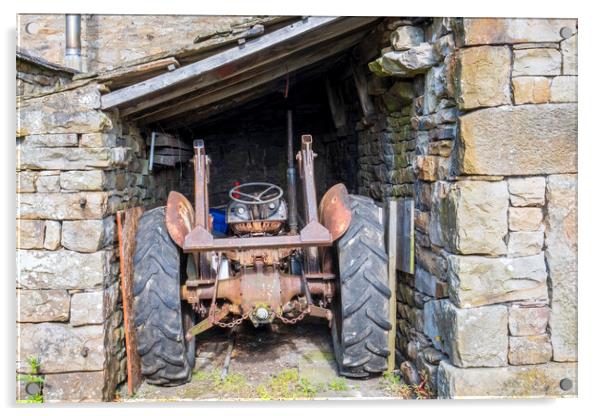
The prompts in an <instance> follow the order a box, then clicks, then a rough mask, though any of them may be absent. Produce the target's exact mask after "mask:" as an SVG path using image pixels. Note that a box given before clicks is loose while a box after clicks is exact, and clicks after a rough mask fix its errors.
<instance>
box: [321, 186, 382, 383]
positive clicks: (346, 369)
mask: <svg viewBox="0 0 602 416" xmlns="http://www.w3.org/2000/svg"><path fill="white" fill-rule="evenodd" d="M349 201H350V204H351V211H352V216H351V224H350V225H349V229H348V230H347V232H346V233H345V234H344V235H343V237H341V238H340V239H339V240H338V241H337V244H336V249H337V254H338V256H337V260H338V264H339V279H338V280H339V287H338V291H337V297H338V299H337V302H336V307H335V318H334V319H333V324H332V338H333V343H334V348H335V355H336V358H337V362H338V366H339V373H340V374H341V375H343V376H347V377H368V376H370V375H373V374H379V373H382V372H383V371H385V370H386V369H387V357H388V356H389V354H390V351H389V349H388V347H387V335H388V332H389V331H390V330H391V322H390V319H389V299H390V297H391V290H390V289H389V285H388V274H387V269H388V266H387V263H388V257H387V253H386V251H385V229H384V226H383V221H382V220H381V218H380V216H379V208H378V206H377V205H376V204H375V203H374V201H373V200H372V199H370V198H367V197H363V196H358V195H349Z"/></svg>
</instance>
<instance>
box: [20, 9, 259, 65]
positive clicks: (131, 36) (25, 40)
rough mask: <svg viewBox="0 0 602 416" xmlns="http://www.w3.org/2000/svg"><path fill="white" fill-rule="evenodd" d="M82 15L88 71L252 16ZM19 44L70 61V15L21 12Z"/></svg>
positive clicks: (173, 45) (227, 27)
mask: <svg viewBox="0 0 602 416" xmlns="http://www.w3.org/2000/svg"><path fill="white" fill-rule="evenodd" d="M173 17H174V16H161V15H147V16H144V15H137V16H132V15H129V16H128V15H103V14H94V15H89V14H88V15H82V19H81V22H82V23H81V24H82V28H81V30H82V66H83V71H84V72H86V71H97V70H99V69H101V68H108V67H114V66H119V65H121V64H123V63H124V62H128V61H132V60H134V59H138V58H143V57H146V56H148V55H152V54H156V53H160V52H164V51H166V50H171V49H177V48H180V47H184V46H190V45H192V42H193V40H194V39H195V38H196V37H197V36H207V35H212V34H214V33H226V32H229V31H230V30H231V29H232V26H236V25H237V24H242V23H245V22H247V21H249V20H250V19H251V18H250V17H248V16H177V18H173ZM17 30H18V41H19V46H20V47H22V48H24V49H26V50H28V51H29V52H31V53H32V54H34V55H37V56H40V57H42V58H44V59H46V60H48V61H50V62H54V63H56V64H61V65H64V64H65V59H64V54H65V15H62V14H36V15H32V14H21V15H18V17H17Z"/></svg>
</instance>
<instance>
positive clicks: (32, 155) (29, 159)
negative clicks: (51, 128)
mask: <svg viewBox="0 0 602 416" xmlns="http://www.w3.org/2000/svg"><path fill="white" fill-rule="evenodd" d="M20 162H21V165H20V166H21V168H22V169H34V170H35V169H58V170H77V169H93V168H107V167H110V166H112V165H113V164H114V163H113V160H112V153H111V149H109V148H106V147H99V148H80V147H77V148H71V147H48V148H40V149H37V151H35V152H31V151H27V150H22V151H21V152H20Z"/></svg>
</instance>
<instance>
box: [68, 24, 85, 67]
mask: <svg viewBox="0 0 602 416" xmlns="http://www.w3.org/2000/svg"><path fill="white" fill-rule="evenodd" d="M65 23H66V30H65V66H67V67H69V68H73V69H76V70H78V71H81V70H82V40H81V34H82V17H81V15H80V14H66V15H65Z"/></svg>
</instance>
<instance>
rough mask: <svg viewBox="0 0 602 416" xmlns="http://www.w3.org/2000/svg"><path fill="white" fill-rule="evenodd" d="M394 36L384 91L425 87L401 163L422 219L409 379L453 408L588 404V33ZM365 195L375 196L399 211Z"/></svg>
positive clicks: (470, 23)
mask: <svg viewBox="0 0 602 416" xmlns="http://www.w3.org/2000/svg"><path fill="white" fill-rule="evenodd" d="M388 29H390V30H392V32H391V34H390V46H389V47H385V48H384V49H383V51H382V52H381V56H380V57H379V58H378V59H376V60H374V61H373V62H371V63H370V65H369V67H370V69H371V71H372V72H373V74H374V75H373V76H374V77H385V76H386V77H389V78H392V79H393V80H394V82H395V84H396V85H397V84H399V83H407V84H410V83H413V86H414V88H413V92H414V96H411V95H410V99H409V100H408V101H406V102H405V103H401V107H400V111H401V114H408V116H409V125H410V131H409V133H408V137H409V138H410V142H409V143H412V146H411V149H408V148H405V149H403V148H397V149H396V150H395V151H394V152H393V159H394V160H406V161H409V165H410V166H411V167H412V168H413V177H412V175H410V174H408V175H407V178H408V179H409V180H408V182H409V183H410V186H409V187H405V188H404V190H403V192H402V193H401V195H404V196H406V195H407V196H411V195H413V196H414V198H415V206H416V211H415V227H416V229H415V233H416V236H415V242H416V246H415V255H416V259H415V264H416V270H415V274H413V275H410V274H401V275H400V276H399V286H398V292H397V297H398V299H397V300H398V309H397V312H398V322H397V331H398V332H397V342H396V346H397V351H396V353H397V360H398V362H400V361H403V363H402V364H401V367H400V368H401V370H402V373H403V374H404V375H406V380H408V381H409V380H411V379H412V378H413V375H414V374H416V373H420V372H422V374H423V376H426V378H428V380H429V384H430V386H431V388H432V389H433V390H434V391H437V392H438V395H439V397H470V396H499V397H505V396H545V395H567V394H569V395H570V394H576V381H577V380H576V361H577V355H576V351H577V349H576V347H577V315H576V311H577V309H576V307H577V305H576V302H577V298H576V272H577V268H576V254H577V253H576V250H577V244H576V221H577V218H576V215H577V214H576V209H577V208H576V191H577V175H576V173H577V124H576V123H577V95H576V91H577V68H576V61H577V59H576V45H577V24H576V21H575V20H559V19H449V18H435V19H433V20H432V22H431V23H430V24H428V25H426V26H425V25H423V26H421V27H415V26H408V25H403V24H402V25H400V26H398V27H395V28H393V27H389V28H388ZM420 33H422V34H423V37H420V35H419V34H420ZM429 50H430V52H428V51H429ZM379 82H380V83H383V82H386V81H382V80H381V81H379ZM388 82H391V81H388ZM404 104H405V105H404ZM398 111H399V110H398ZM360 149H361V146H360ZM375 153H378V152H375ZM382 154H383V156H384V152H383V153H382ZM383 156H381V157H383ZM373 169H375V170H377V169H378V167H374V168H373ZM387 172H389V173H390V170H388V171H385V172H383V175H382V177H383V178H385V175H386V173H387ZM366 179H367V181H366V185H365V187H364V188H363V191H364V193H369V191H370V189H374V188H376V189H383V188H384V189H385V192H381V193H378V194H377V193H375V192H371V194H372V196H374V197H377V198H382V199H386V198H395V197H397V196H401V195H400V194H396V193H395V192H391V191H390V190H392V189H394V187H388V188H387V185H384V184H385V183H386V180H379V181H376V182H370V180H371V179H372V178H368V177H366ZM368 183H369V184H368ZM408 188H409V189H408ZM563 379H568V380H570V381H571V383H572V384H571V386H570V387H568V388H567V384H566V383H567V382H566V381H565V383H564V384H563V386H564V387H565V388H566V389H564V390H563V389H561V388H560V384H559V383H560V380H563Z"/></svg>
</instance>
